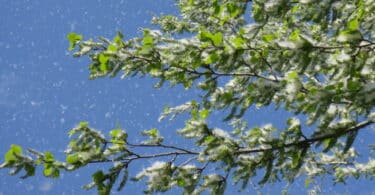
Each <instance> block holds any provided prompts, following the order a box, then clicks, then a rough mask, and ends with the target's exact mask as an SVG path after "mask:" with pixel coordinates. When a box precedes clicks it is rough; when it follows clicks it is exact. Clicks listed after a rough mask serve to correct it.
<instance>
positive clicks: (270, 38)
mask: <svg viewBox="0 0 375 195" xmlns="http://www.w3.org/2000/svg"><path fill="white" fill-rule="evenodd" d="M275 39H276V36H275V35H274V34H267V35H263V41H265V42H271V41H273V40H275Z"/></svg>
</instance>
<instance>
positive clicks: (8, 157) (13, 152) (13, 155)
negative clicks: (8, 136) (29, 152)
mask: <svg viewBox="0 0 375 195" xmlns="http://www.w3.org/2000/svg"><path fill="white" fill-rule="evenodd" d="M17 156H22V148H21V146H19V145H16V144H12V145H11V146H10V149H9V150H8V152H7V153H6V154H5V162H7V163H8V162H12V161H17V160H18V158H17Z"/></svg>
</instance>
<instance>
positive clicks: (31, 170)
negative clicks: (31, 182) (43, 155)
mask: <svg viewBox="0 0 375 195" xmlns="http://www.w3.org/2000/svg"><path fill="white" fill-rule="evenodd" d="M24 169H25V171H26V174H25V175H24V176H22V177H21V178H22V179H26V178H27V177H30V176H34V175H35V166H34V165H33V164H31V163H27V164H25V167H24Z"/></svg>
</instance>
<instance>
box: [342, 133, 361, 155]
mask: <svg viewBox="0 0 375 195" xmlns="http://www.w3.org/2000/svg"><path fill="white" fill-rule="evenodd" d="M357 135H358V131H352V132H350V133H348V135H347V138H346V143H345V147H344V149H343V153H344V154H345V153H346V152H348V151H349V149H350V147H352V145H353V143H354V140H355V138H356V137H357Z"/></svg>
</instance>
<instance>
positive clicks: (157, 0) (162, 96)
mask: <svg viewBox="0 0 375 195" xmlns="http://www.w3.org/2000/svg"><path fill="white" fill-rule="evenodd" d="M0 3H1V5H2V11H1V12H0V51H1V52H0V67H1V68H0V133H1V136H0V154H1V155H2V154H4V153H5V152H6V151H7V150H8V147H9V145H10V144H12V143H15V144H19V145H22V146H23V147H25V148H28V147H32V148H35V149H39V150H46V149H47V150H49V151H51V152H53V153H56V154H57V157H60V159H62V158H63V155H62V154H63V150H64V149H65V147H66V144H67V143H68V141H69V140H68V137H67V132H68V131H69V129H70V128H72V127H73V126H75V125H76V124H77V123H79V122H80V121H88V122H89V124H90V125H91V126H93V127H94V128H96V129H99V130H101V131H102V132H103V133H104V134H107V132H108V131H109V130H110V129H111V128H114V127H116V125H117V124H121V126H122V127H123V128H125V129H127V131H128V133H129V134H130V136H131V137H133V138H134V139H135V140H134V142H136V141H137V139H140V137H139V136H138V135H139V132H140V131H141V130H145V129H150V128H153V127H157V128H159V129H161V131H162V134H163V135H164V136H165V137H166V139H167V140H168V141H169V142H170V143H177V142H181V141H183V140H180V139H178V138H175V133H174V131H175V130H176V129H178V128H181V127H182V125H183V120H182V119H181V118H179V119H177V120H176V121H174V122H168V121H164V122H161V123H159V122H158V121H157V119H158V116H159V114H160V113H161V111H162V110H163V107H164V106H165V105H171V106H173V105H178V104H181V103H184V102H185V101H187V100H189V99H191V98H196V97H197V94H198V92H197V91H195V90H190V91H185V90H184V89H183V88H182V87H179V86H177V87H175V88H170V87H168V86H167V87H163V88H162V89H159V90H155V89H153V87H152V86H153V84H154V83H155V81H154V80H152V79H150V78H148V77H144V78H137V77H136V78H128V79H124V80H120V79H119V78H114V79H99V80H93V81H89V80H88V71H87V65H88V64H89V61H88V59H86V58H82V59H77V58H73V57H72V56H71V54H70V53H69V52H67V48H68V41H67V40H66V35H67V34H68V33H69V32H71V31H74V32H77V33H80V34H83V35H84V37H85V38H94V37H97V36H104V37H113V36H114V35H115V33H116V30H121V31H122V32H123V33H124V34H125V38H132V37H134V36H137V35H139V28H140V27H150V23H149V21H150V19H151V17H152V16H153V15H155V14H156V15H158V14H160V13H165V14H175V13H177V9H176V7H175V6H174V1H171V0H137V1H134V0H116V1H113V0H111V1H104V0H96V1H94V0H93V1H84V0H65V1H57V0H50V1H41V0H17V1H5V0H0ZM250 115H253V117H252V119H253V120H254V121H258V122H259V123H260V124H262V123H267V122H276V123H281V121H283V120H282V119H283V115H285V113H283V112H281V111H278V112H275V111H273V109H266V110H262V111H256V110H252V111H250ZM270 118H271V119H272V120H273V121H269V119H270ZM183 144H184V145H188V144H189V143H188V142H186V143H183ZM147 165H149V162H146V163H145V164H143V165H137V166H135V168H134V169H135V170H140V169H142V167H145V166H147ZM96 168H101V167H98V166H97V165H95V166H90V167H87V168H85V169H83V170H81V171H77V172H73V173H63V174H62V177H61V178H60V179H58V180H53V179H49V178H44V177H43V176H41V175H42V173H41V172H40V171H41V170H40V169H39V170H38V172H37V176H35V177H33V178H30V179H27V180H21V179H20V178H19V177H17V176H15V177H14V176H13V177H11V176H8V175H7V171H6V170H0V195H8V194H12V195H13V194H96V191H95V190H91V191H88V192H86V191H84V190H83V189H81V186H82V185H84V184H87V183H89V181H90V179H91V178H90V177H91V174H92V173H93V172H94V170H95V169H96ZM370 184H372V185H370ZM323 187H324V188H325V190H324V192H326V193H330V194H335V193H337V194H341V193H345V192H346V193H347V194H353V193H355V192H358V194H371V193H373V192H371V191H374V190H375V187H374V186H373V183H371V182H369V181H364V180H362V181H351V183H349V185H348V186H344V185H337V186H331V182H330V181H327V182H324V183H323ZM142 189H144V185H143V184H142V183H138V184H134V183H129V184H128V186H127V187H125V189H124V191H122V193H121V194H125V193H130V192H132V194H141V191H142ZM281 189H282V187H280V185H275V186H269V187H266V188H264V189H263V190H262V191H263V192H265V194H275V193H276V194H279V192H280V190H281ZM290 189H291V192H292V193H293V194H300V193H303V194H305V193H306V192H305V189H304V188H303V182H297V183H296V184H294V185H293V186H291V187H290ZM364 189H366V190H364ZM227 192H228V194H233V193H235V192H236V189H235V188H232V187H229V189H228V191H227ZM173 193H176V191H174V192H171V193H169V194H173ZM244 193H254V191H253V190H252V189H249V191H245V192H244Z"/></svg>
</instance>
